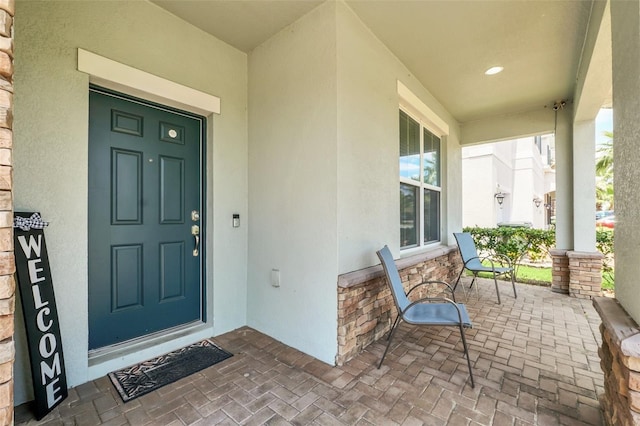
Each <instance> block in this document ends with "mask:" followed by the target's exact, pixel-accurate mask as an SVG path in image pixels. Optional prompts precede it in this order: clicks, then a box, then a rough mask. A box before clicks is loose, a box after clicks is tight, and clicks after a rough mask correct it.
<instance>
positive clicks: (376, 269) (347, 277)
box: [338, 245, 458, 288]
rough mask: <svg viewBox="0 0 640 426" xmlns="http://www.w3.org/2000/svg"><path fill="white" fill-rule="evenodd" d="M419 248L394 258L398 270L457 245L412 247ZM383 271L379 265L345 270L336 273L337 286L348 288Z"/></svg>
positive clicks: (451, 249) (379, 275)
mask: <svg viewBox="0 0 640 426" xmlns="http://www.w3.org/2000/svg"><path fill="white" fill-rule="evenodd" d="M413 250H419V252H414V253H408V254H407V253H403V254H401V256H402V257H401V258H400V259H397V260H396V266H397V267H398V270H401V269H406V268H409V267H411V266H414V265H417V264H418V263H421V262H425V261H427V260H432V259H435V258H438V257H441V256H446V255H448V254H449V253H451V252H453V251H456V250H458V247H457V246H455V245H454V246H443V245H438V246H432V247H429V248H424V247H422V248H419V249H412V251H413ZM383 275H384V271H383V270H382V266H381V265H379V264H378V265H375V266H370V267H368V268H364V269H360V270H358V271H353V272H347V273H346V274H342V275H338V287H341V288H349V287H355V286H358V285H360V284H363V283H365V282H367V281H371V280H373V279H375V278H379V277H382V276H383Z"/></svg>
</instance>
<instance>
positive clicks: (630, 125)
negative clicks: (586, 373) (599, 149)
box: [611, 1, 640, 323]
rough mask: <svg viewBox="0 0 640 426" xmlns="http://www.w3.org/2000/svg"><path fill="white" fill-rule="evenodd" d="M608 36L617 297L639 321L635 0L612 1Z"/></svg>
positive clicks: (639, 22) (639, 111)
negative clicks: (610, 41) (609, 38)
mask: <svg viewBox="0 0 640 426" xmlns="http://www.w3.org/2000/svg"><path fill="white" fill-rule="evenodd" d="M611 30H612V39H613V52H612V54H613V110H614V111H615V116H614V122H613V134H614V135H615V149H614V151H613V155H614V164H615V175H614V187H615V189H616V190H615V209H616V237H615V253H616V298H617V299H618V301H619V302H620V304H621V305H622V306H623V307H624V309H625V310H626V311H627V312H628V313H629V315H631V316H632V317H633V319H634V320H635V321H636V322H637V323H640V297H638V294H639V292H638V289H639V288H640V286H639V284H638V277H639V276H640V262H638V258H640V244H638V241H640V209H638V206H640V191H638V186H640V168H638V157H639V155H640V151H638V141H639V140H640V125H639V124H638V115H640V105H639V104H638V97H637V94H638V93H640V4H638V2H626V1H613V2H611Z"/></svg>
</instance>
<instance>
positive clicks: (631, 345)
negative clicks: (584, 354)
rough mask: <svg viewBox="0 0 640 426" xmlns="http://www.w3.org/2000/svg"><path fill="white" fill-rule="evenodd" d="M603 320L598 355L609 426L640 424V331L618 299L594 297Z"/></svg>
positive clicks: (606, 417) (601, 399) (603, 399)
mask: <svg viewBox="0 0 640 426" xmlns="http://www.w3.org/2000/svg"><path fill="white" fill-rule="evenodd" d="M592 303H593V306H594V307H595V309H596V312H598V315H600V318H601V319H602V324H601V325H600V332H601V333H602V347H601V348H600V350H599V351H598V353H599V355H600V360H601V362H600V366H601V368H602V371H603V373H604V394H603V395H601V396H600V398H599V399H600V405H601V406H602V409H603V411H604V416H605V423H606V424H607V425H623V426H627V425H629V426H631V425H638V424H640V393H639V392H638V390H640V327H638V324H637V323H636V322H635V321H634V320H633V318H631V316H630V315H629V314H628V313H627V312H626V311H625V310H624V308H623V307H622V305H621V304H620V303H619V302H618V300H616V299H611V298H607V297H594V298H593V302H592Z"/></svg>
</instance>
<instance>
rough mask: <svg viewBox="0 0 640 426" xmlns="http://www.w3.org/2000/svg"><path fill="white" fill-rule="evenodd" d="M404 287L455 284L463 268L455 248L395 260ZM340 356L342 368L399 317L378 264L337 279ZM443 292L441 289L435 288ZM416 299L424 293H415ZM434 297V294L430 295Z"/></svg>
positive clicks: (440, 248) (442, 248)
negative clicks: (441, 283)
mask: <svg viewBox="0 0 640 426" xmlns="http://www.w3.org/2000/svg"><path fill="white" fill-rule="evenodd" d="M396 266H397V267H398V272H399V273H400V278H401V279H402V283H403V285H405V287H410V286H414V285H416V284H420V283H422V282H425V281H429V280H441V281H448V282H452V281H453V280H455V279H456V278H457V276H458V273H459V272H460V269H461V268H462V260H461V259H460V253H459V252H458V249H457V247H456V246H453V247H446V246H445V247H439V248H438V249H436V250H431V251H429V252H425V253H420V254H417V255H414V256H409V257H407V258H404V259H399V260H397V261H396ZM337 290H338V353H337V355H336V364H337V365H343V364H344V363H345V362H347V361H348V360H350V359H352V358H353V357H355V356H356V355H357V354H359V353H360V352H361V351H362V350H363V349H364V348H365V347H367V346H368V345H370V344H371V343H373V342H375V341H376V340H378V339H380V338H381V337H382V336H384V335H385V334H386V333H387V331H389V329H390V327H391V324H392V323H393V321H394V320H395V318H396V316H397V312H396V308H395V304H394V302H393V297H392V295H391V292H390V290H389V287H388V285H387V283H386V278H385V276H384V273H383V270H382V266H380V265H377V266H373V267H370V268H365V269H362V270H359V271H354V272H350V273H348V274H343V275H340V276H339V277H338V287H337ZM431 291H433V292H434V293H440V292H441V291H442V289H441V288H435V289H432V290H431ZM415 293H417V294H416V297H424V296H426V291H425V293H424V294H423V293H420V292H419V291H416V292H415ZM429 294H431V292H430V293H429Z"/></svg>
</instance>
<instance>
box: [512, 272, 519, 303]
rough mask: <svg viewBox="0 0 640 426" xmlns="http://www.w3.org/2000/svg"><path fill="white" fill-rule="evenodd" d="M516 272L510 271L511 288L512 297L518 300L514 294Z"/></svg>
mask: <svg viewBox="0 0 640 426" xmlns="http://www.w3.org/2000/svg"><path fill="white" fill-rule="evenodd" d="M515 275H516V271H515V270H511V286H512V287H513V297H515V298H516V299H517V298H518V294H517V293H516V282H515V281H516V277H515Z"/></svg>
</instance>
